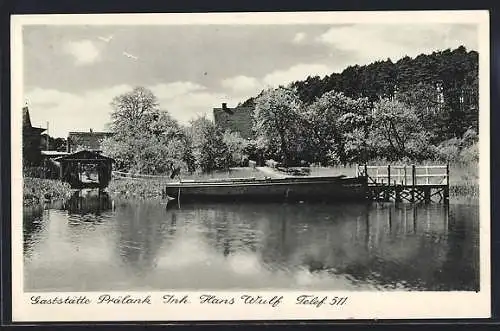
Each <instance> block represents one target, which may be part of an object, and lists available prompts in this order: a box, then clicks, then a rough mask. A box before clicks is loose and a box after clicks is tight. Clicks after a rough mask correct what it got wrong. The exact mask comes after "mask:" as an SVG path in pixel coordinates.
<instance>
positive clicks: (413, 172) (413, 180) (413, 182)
mask: <svg viewBox="0 0 500 331" xmlns="http://www.w3.org/2000/svg"><path fill="white" fill-rule="evenodd" d="M416 178H417V177H416V174H415V165H414V164H412V165H411V186H412V188H411V202H412V203H413V202H415V184H416V183H415V182H416Z"/></svg>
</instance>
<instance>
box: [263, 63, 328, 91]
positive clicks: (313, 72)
mask: <svg viewBox="0 0 500 331" xmlns="http://www.w3.org/2000/svg"><path fill="white" fill-rule="evenodd" d="M332 72H333V70H332V68H331V67H330V66H327V65H324V64H297V65H294V66H292V67H290V68H288V69H285V70H277V71H274V72H271V73H270V74H268V75H266V76H265V77H264V78H263V82H264V83H265V84H266V85H268V86H272V87H277V86H278V85H287V84H288V83H291V82H293V81H296V80H304V79H306V78H307V77H308V76H320V77H323V76H325V75H329V74H331V73H332Z"/></svg>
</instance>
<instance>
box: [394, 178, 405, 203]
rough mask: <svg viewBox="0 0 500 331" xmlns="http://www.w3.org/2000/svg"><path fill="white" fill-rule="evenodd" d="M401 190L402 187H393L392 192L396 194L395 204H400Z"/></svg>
mask: <svg viewBox="0 0 500 331" xmlns="http://www.w3.org/2000/svg"><path fill="white" fill-rule="evenodd" d="M402 189H403V186H400V185H396V183H395V185H394V190H395V192H396V197H395V202H396V203H400V202H401V190H402Z"/></svg>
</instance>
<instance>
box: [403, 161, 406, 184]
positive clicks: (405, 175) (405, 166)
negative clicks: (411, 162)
mask: <svg viewBox="0 0 500 331" xmlns="http://www.w3.org/2000/svg"><path fill="white" fill-rule="evenodd" d="M403 169H404V175H405V181H404V184H405V185H406V164H405V166H404V168H403Z"/></svg>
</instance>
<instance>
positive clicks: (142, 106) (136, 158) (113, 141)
mask: <svg viewBox="0 0 500 331" xmlns="http://www.w3.org/2000/svg"><path fill="white" fill-rule="evenodd" d="M112 107H113V109H114V111H113V113H112V115H111V118H112V123H111V124H110V128H111V131H112V132H113V133H114V135H113V136H112V137H110V138H108V139H106V140H105V141H104V142H103V150H104V152H105V153H106V154H108V155H110V156H111V157H113V158H114V159H115V161H116V162H117V166H118V168H120V169H124V170H127V171H133V172H138V173H145V174H167V173H169V171H170V169H171V165H172V164H173V165H174V166H175V167H181V168H182V169H183V170H185V171H192V170H193V167H194V165H193V164H192V162H193V161H192V158H191V157H190V153H191V151H190V144H189V139H188V137H186V135H185V132H184V130H183V129H182V127H181V126H180V125H179V124H178V123H177V121H176V120H174V119H173V118H172V117H171V116H170V114H169V113H168V112H167V111H162V110H160V109H159V106H158V102H157V99H156V97H155V96H154V94H153V93H152V92H151V91H149V90H148V89H145V88H143V87H137V88H135V89H134V90H132V91H130V92H126V93H124V94H122V95H119V96H117V97H115V98H114V99H113V101H112Z"/></svg>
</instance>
